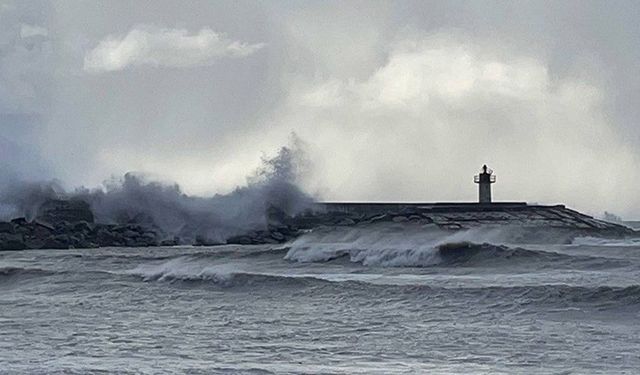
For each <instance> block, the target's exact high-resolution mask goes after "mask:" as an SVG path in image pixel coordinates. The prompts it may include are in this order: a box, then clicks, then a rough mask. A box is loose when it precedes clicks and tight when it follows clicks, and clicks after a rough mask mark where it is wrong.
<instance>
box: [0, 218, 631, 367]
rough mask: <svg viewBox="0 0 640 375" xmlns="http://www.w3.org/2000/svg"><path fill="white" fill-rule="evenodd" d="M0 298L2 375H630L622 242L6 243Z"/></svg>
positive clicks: (463, 236) (627, 274)
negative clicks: (13, 247)
mask: <svg viewBox="0 0 640 375" xmlns="http://www.w3.org/2000/svg"><path fill="white" fill-rule="evenodd" d="M465 241H467V242H465ZM0 305H1V307H0V373H7V374H13V373H30V374H31V373H77V374H85V373H149V374H152V373H153V374H155V373H193V374H209V373H240V374H243V373H249V374H270V373H275V374H287V373H289V374H300V373H309V374H317V373H325V374H341V373H347V374H354V373H356V374H357V373H360V374H374V373H377V374H394V373H406V374H409V373H504V374H513V373H522V374H530V373H549V374H574V373H575V374H586V373H602V374H614V373H615V374H618V373H627V374H636V373H639V372H640V312H639V308H640V243H634V242H633V241H598V240H594V239H580V240H578V241H576V242H575V244H574V245H527V244H505V243H504V241H503V240H501V239H500V235H499V234H496V233H481V232H473V233H471V232H469V233H459V234H455V235H446V234H443V233H439V232H428V231H427V232H421V233H417V232H406V231H403V230H395V229H394V230H388V231H381V230H369V231H366V230H365V231H346V230H343V231H340V230H332V229H327V230H324V231H322V230H321V231H319V232H318V233H315V234H310V235H307V236H305V237H303V238H301V239H299V240H298V241H296V242H295V243H293V244H291V245H289V246H288V247H287V248H281V249H278V248H273V247H269V246H223V247H216V248H155V249H97V250H96V249H94V250H65V251H23V252H4V253H0Z"/></svg>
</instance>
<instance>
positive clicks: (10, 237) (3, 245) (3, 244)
mask: <svg viewBox="0 0 640 375" xmlns="http://www.w3.org/2000/svg"><path fill="white" fill-rule="evenodd" d="M26 248H27V246H26V244H25V243H24V238H23V237H22V235H19V234H2V235H0V250H24V249H26Z"/></svg>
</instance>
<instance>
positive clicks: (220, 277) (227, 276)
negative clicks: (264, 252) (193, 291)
mask: <svg viewBox="0 0 640 375" xmlns="http://www.w3.org/2000/svg"><path fill="white" fill-rule="evenodd" d="M239 272H242V265H240V264H235V263H234V264H230V263H225V264H216V265H212V264H206V263H202V261H197V260H194V259H191V258H189V257H179V258H175V259H171V260H169V261H166V262H163V263H148V264H141V265H139V266H137V267H136V268H134V269H132V270H128V271H125V272H124V273H125V274H128V275H135V276H140V277H142V278H143V279H144V280H147V281H148V280H159V281H165V280H211V281H214V282H219V283H224V282H229V281H230V280H231V279H232V278H233V276H234V275H235V274H237V273H239Z"/></svg>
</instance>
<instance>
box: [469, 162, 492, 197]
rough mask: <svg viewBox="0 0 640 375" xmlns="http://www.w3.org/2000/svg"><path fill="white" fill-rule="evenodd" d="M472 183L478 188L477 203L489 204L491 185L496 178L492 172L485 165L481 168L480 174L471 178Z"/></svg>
mask: <svg viewBox="0 0 640 375" xmlns="http://www.w3.org/2000/svg"><path fill="white" fill-rule="evenodd" d="M473 182H475V183H476V184H478V186H479V201H480V203H491V184H493V183H494V182H496V176H495V175H494V174H493V171H492V170H491V169H489V168H487V165H486V164H485V165H483V166H482V173H480V174H479V175H477V176H475V177H474V178H473Z"/></svg>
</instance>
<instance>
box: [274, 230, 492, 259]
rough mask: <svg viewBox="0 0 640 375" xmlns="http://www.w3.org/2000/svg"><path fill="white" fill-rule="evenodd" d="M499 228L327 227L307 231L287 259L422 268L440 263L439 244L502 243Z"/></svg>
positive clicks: (291, 246)
mask: <svg viewBox="0 0 640 375" xmlns="http://www.w3.org/2000/svg"><path fill="white" fill-rule="evenodd" d="M503 238H504V236H503V233H502V231H501V230H500V229H498V228H496V229H472V230H466V231H457V232H448V231H443V230H439V229H435V228H428V229H425V228H420V227H416V228H407V227H406V226H405V227H400V226H393V225H381V226H375V227H362V228H357V227H356V228H327V229H321V230H317V231H313V232H311V233H309V234H306V235H304V236H302V237H300V238H298V239H296V240H295V241H293V242H292V243H291V244H290V250H289V251H288V252H287V254H286V255H285V259H287V260H292V261H296V262H303V263H304V262H326V261H328V260H331V259H335V258H338V257H341V256H346V257H348V258H349V259H350V260H351V261H352V262H357V263H362V264H363V265H366V266H382V267H412V266H414V267H421V266H429V265H435V264H438V263H440V262H441V258H440V256H439V253H438V251H437V248H438V246H440V245H443V244H446V243H454V242H472V243H483V242H491V243H494V244H496V243H501V242H502V240H503Z"/></svg>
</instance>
